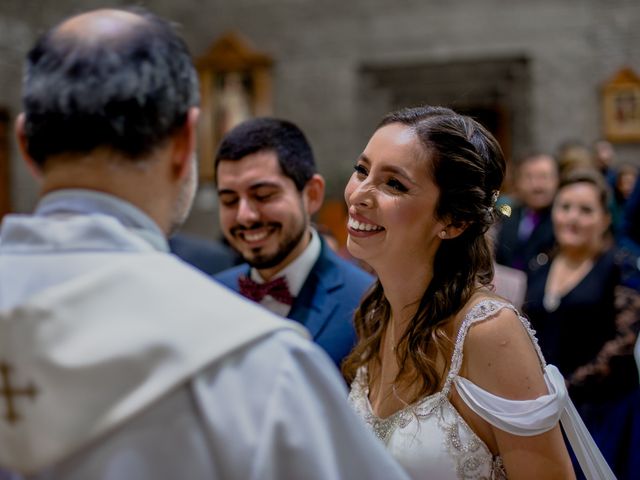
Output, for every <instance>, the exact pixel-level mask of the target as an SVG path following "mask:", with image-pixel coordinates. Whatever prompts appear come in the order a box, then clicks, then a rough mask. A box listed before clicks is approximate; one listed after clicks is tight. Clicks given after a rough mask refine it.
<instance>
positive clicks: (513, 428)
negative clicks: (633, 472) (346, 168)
mask: <svg viewBox="0 0 640 480" xmlns="http://www.w3.org/2000/svg"><path fill="white" fill-rule="evenodd" d="M504 171H505V162H504V159H503V156H502V152H501V150H500V147H499V145H498V143H497V142H496V140H495V139H494V138H493V137H492V136H491V134H490V133H489V132H488V131H487V130H485V129H484V128H483V127H482V126H481V125H479V124H478V123H477V122H475V121H473V120H472V119H470V118H468V117H464V116H461V115H458V114H456V113H454V112H453V111H451V110H449V109H446V108H441V107H420V108H411V109H404V110H400V111H398V112H394V113H391V114H389V115H387V116H386V117H385V118H384V119H383V120H382V122H381V124H380V125H379V127H378V129H377V130H376V131H375V132H374V134H373V136H372V138H371V139H370V141H369V143H368V145H367V146H366V148H365V150H364V152H363V153H362V154H361V155H360V157H359V158H358V160H357V162H356V165H355V171H354V173H353V175H352V176H351V178H350V180H349V183H348V185H347V187H346V190H345V199H346V202H347V205H348V207H349V221H348V232H349V237H348V241H347V247H348V249H349V252H350V253H351V254H352V255H353V256H354V257H356V258H358V259H361V260H363V261H365V262H366V263H368V264H369V265H370V266H371V267H372V268H373V269H374V270H375V272H376V274H377V275H378V279H379V281H378V282H377V284H376V285H375V287H374V288H373V290H372V291H371V292H370V293H369V294H368V295H367V296H366V297H365V298H364V300H363V302H362V304H361V306H360V308H359V310H358V312H357V313H356V317H355V323H356V330H357V333H358V337H359V340H358V344H357V345H356V348H355V349H354V351H353V352H352V353H351V355H350V356H349V357H348V358H347V359H346V361H345V363H344V365H343V370H344V373H345V375H346V376H347V378H348V379H349V380H350V381H351V382H352V385H351V393H350V401H351V402H352V404H353V405H354V407H355V408H356V410H357V411H358V412H359V413H360V415H361V416H362V417H364V419H365V420H366V421H367V423H369V424H370V426H371V427H372V429H373V430H374V432H375V433H376V435H377V436H378V437H379V438H380V439H381V440H382V441H384V442H385V444H386V445H387V447H388V449H389V450H390V451H391V452H392V454H393V455H394V456H395V457H396V459H397V460H398V461H399V462H400V463H401V464H402V465H403V466H404V468H405V469H406V470H407V472H408V473H409V474H410V476H411V477H412V478H416V479H417V478H435V479H439V480H443V479H456V478H473V479H476V478H487V479H497V478H507V477H508V478H510V479H542V478H545V479H546V478H558V479H571V478H574V472H573V469H572V466H571V461H570V458H569V455H568V452H567V449H566V447H565V443H564V440H563V437H562V434H561V431H560V427H559V418H560V417H561V416H562V417H563V419H566V420H567V425H565V427H566V428H567V429H568V430H567V435H568V436H569V437H570V438H575V437H579V438H584V436H585V432H584V430H580V428H581V425H580V420H579V417H577V415H575V411H572V409H571V404H570V402H569V401H568V399H567V395H566V389H565V387H564V380H563V378H562V376H561V375H560V374H559V373H558V371H557V369H555V367H553V366H546V364H545V362H544V358H543V357H542V355H541V353H540V350H539V348H538V346H537V342H536V340H535V337H534V335H533V331H532V330H531V329H530V327H529V324H528V322H527V320H526V319H524V318H523V317H522V316H520V315H519V314H518V312H517V311H516V310H515V309H514V307H513V306H511V305H510V304H508V303H507V302H505V301H504V300H503V299H501V298H499V297H498V296H496V295H495V294H494V293H492V290H491V288H490V286H489V285H490V282H491V279H492V275H493V269H492V255H491V253H490V249H489V246H488V244H487V240H486V238H485V235H484V233H485V232H486V230H487V228H488V227H489V226H490V225H491V223H492V222H493V221H494V219H495V217H496V212H495V202H496V199H497V197H498V189H499V188H500V185H501V183H502V181H503V177H504ZM576 428H577V429H578V430H575V429H576ZM586 436H588V434H587V435H586ZM586 440H587V443H588V445H587V446H586V447H583V448H581V449H579V450H577V451H576V454H577V455H578V456H579V457H584V463H585V465H587V467H588V468H591V469H592V471H593V472H595V473H592V474H593V475H594V477H593V478H613V477H607V475H608V473H609V472H610V471H609V470H608V467H607V466H606V463H605V464H604V465H602V463H604V462H602V459H601V457H600V456H599V455H598V453H599V452H597V450H596V451H595V452H590V451H589V448H588V447H589V446H591V447H592V444H590V443H589V442H588V440H589V439H586ZM584 450H586V451H587V453H586V454H584V455H583V451H584ZM589 453H592V455H589ZM594 458H595V461H594V460H593V459H594ZM590 471H591V470H590ZM601 472H605V473H604V474H602V473H601Z"/></svg>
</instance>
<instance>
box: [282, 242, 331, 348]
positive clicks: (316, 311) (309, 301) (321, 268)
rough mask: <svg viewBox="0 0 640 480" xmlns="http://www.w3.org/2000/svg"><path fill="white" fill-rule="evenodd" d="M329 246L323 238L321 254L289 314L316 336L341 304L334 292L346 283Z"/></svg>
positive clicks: (289, 316) (312, 335) (313, 336)
mask: <svg viewBox="0 0 640 480" xmlns="http://www.w3.org/2000/svg"><path fill="white" fill-rule="evenodd" d="M321 241H322V240H321ZM328 248H329V247H327V246H326V244H325V243H324V241H322V247H321V249H320V256H319V257H318V260H317V261H316V263H315V264H314V266H313V268H312V269H311V272H309V276H308V277H307V280H306V281H305V282H304V285H303V286H302V289H301V290H300V293H299V294H298V296H297V297H296V300H295V301H294V303H293V305H292V307H291V312H289V315H288V318H290V319H292V320H296V321H298V322H300V323H302V324H303V325H304V326H305V327H306V328H307V330H309V333H310V334H311V337H312V338H314V339H316V338H317V337H318V335H319V334H320V333H321V332H322V330H323V328H324V326H325V325H326V323H327V322H328V321H329V319H330V318H331V315H332V314H333V312H334V311H335V309H336V308H337V307H338V304H337V301H336V300H335V298H334V297H333V295H330V293H331V292H332V291H333V290H335V289H336V288H339V287H340V286H341V285H342V284H343V279H342V275H341V274H340V271H339V269H338V268H337V267H336V264H335V262H334V260H333V258H332V257H331V255H332V254H331V252H330V251H329V249H328Z"/></svg>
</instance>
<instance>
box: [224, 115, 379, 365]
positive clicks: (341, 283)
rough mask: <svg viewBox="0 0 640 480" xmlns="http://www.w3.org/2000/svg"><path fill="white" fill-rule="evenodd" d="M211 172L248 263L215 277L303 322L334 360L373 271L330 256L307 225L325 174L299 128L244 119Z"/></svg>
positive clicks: (347, 341) (348, 339) (233, 240)
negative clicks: (369, 271)
mask: <svg viewBox="0 0 640 480" xmlns="http://www.w3.org/2000/svg"><path fill="white" fill-rule="evenodd" d="M215 172H216V183H217V187H218V196H219V199H220V202H219V204H220V206H219V211H220V224H221V227H222V231H223V233H224V235H225V236H226V238H227V240H228V242H229V243H230V244H231V246H232V247H234V248H235V249H236V250H237V251H239V252H240V253H241V255H242V256H243V257H244V260H245V262H246V263H245V264H243V265H239V266H237V267H234V268H232V269H230V270H228V271H225V272H222V273H219V274H218V275H217V276H216V277H214V278H216V280H219V281H220V282H222V283H223V284H224V285H226V286H227V287H229V288H231V289H233V290H235V291H238V292H240V293H241V294H243V295H245V296H247V297H249V298H251V299H252V300H254V301H256V302H259V303H260V304H261V305H262V306H264V307H265V308H267V309H269V310H271V311H272V312H274V313H276V314H278V315H280V316H282V317H287V318H290V319H292V320H295V321H297V322H299V323H301V324H302V325H304V326H305V327H306V329H307V330H308V331H309V333H310V334H311V337H312V338H313V340H314V341H315V342H316V343H317V344H318V345H320V346H321V347H322V348H323V349H324V350H325V351H326V352H327V353H328V354H329V356H330V357H331V358H332V359H333V361H334V362H335V363H336V365H337V366H340V362H341V361H342V359H343V358H344V357H345V356H346V355H347V354H348V353H349V352H350V351H351V349H352V348H353V346H354V343H355V332H354V329H353V321H352V319H353V314H354V312H355V309H356V308H357V306H358V304H359V302H360V299H361V298H362V296H363V294H364V293H365V291H366V290H367V289H368V288H369V286H370V285H371V284H372V282H373V277H372V276H371V275H369V274H368V273H366V272H365V271H363V270H361V269H360V268H358V267H356V266H355V265H354V264H352V263H351V262H349V261H347V260H345V259H343V258H340V257H339V256H338V255H336V254H335V253H334V252H333V251H332V250H331V248H330V247H329V246H328V245H327V244H326V242H325V241H324V240H323V239H322V237H321V235H319V234H318V232H317V231H316V230H315V229H314V228H313V227H312V226H311V221H310V218H311V216H312V215H313V214H314V213H316V212H317V211H318V210H319V209H320V206H321V205H322V201H323V199H324V179H323V178H322V176H320V175H319V174H318V173H317V171H316V165H315V161H314V158H313V153H312V151H311V146H310V145H309V142H308V141H307V139H306V137H305V135H304V134H303V133H302V131H301V130H300V129H299V128H298V127H297V126H296V125H294V124H293V123H291V122H288V121H285V120H279V119H276V118H269V117H266V118H256V119H251V120H247V121H246V122H244V123H241V124H240V125H238V126H237V127H235V128H234V129H233V130H231V131H230V132H229V133H228V134H227V135H226V136H225V137H224V139H223V140H222V143H221V144H220V147H219V150H218V153H217V155H216V159H215ZM345 228H346V226H345Z"/></svg>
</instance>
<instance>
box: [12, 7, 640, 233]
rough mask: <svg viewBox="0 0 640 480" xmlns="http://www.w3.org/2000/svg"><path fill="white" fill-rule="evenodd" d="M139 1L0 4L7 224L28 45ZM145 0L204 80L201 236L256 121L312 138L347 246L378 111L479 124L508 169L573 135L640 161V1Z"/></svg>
mask: <svg viewBox="0 0 640 480" xmlns="http://www.w3.org/2000/svg"><path fill="white" fill-rule="evenodd" d="M128 4H130V2H124V1H117V0H116V1H110V2H106V1H99V0H95V1H94V0H56V1H55V2H54V1H52V0H2V2H0V85H1V86H2V88H0V215H1V214H4V213H6V212H8V211H13V212H27V211H29V210H31V209H32V208H33V206H34V204H35V202H36V199H37V194H38V186H37V184H36V182H35V181H34V180H33V179H32V178H31V176H30V175H29V173H28V172H27V170H26V168H25V166H24V165H23V164H22V162H21V161H20V160H19V154H18V151H17V146H16V144H15V141H14V139H13V136H12V128H13V119H14V118H15V115H16V114H17V113H19V111H20V79H21V75H22V63H23V58H24V55H25V53H26V51H27V50H28V48H29V47H30V46H31V45H32V43H33V42H34V40H35V38H36V37H37V35H39V34H40V33H41V32H42V31H43V30H44V29H46V28H47V27H49V26H50V25H52V24H54V23H56V22H57V21H59V20H61V19H63V18H64V17H66V16H68V15H70V14H73V13H76V12H78V11H82V10H87V9H90V8H97V7H103V6H124V5H128ZM137 4H139V5H142V6H145V7H147V8H148V9H150V10H152V11H154V12H155V13H157V14H159V15H161V16H163V17H166V18H169V19H171V20H173V21H174V22H176V23H177V24H178V25H179V29H180V32H181V34H182V36H183V37H184V38H185V39H186V41H187V43H188V45H189V47H190V49H191V52H192V54H193V56H194V60H195V61H196V64H197V66H198V69H199V72H200V80H201V89H202V92H203V105H202V109H203V116H202V117H203V120H202V124H201V125H200V127H201V132H200V133H201V135H200V144H199V159H200V163H201V167H200V168H201V170H200V173H201V187H200V192H199V194H198V196H197V198H196V203H195V207H194V210H193V213H192V215H191V217H190V219H189V220H188V222H187V224H186V225H185V230H187V231H189V232H191V233H194V234H198V235H201V236H205V237H210V238H216V237H217V236H218V229H217V214H216V198H215V197H216V196H215V190H214V188H213V186H212V183H211V180H212V172H211V170H212V169H211V162H212V158H211V156H212V155H213V152H215V148H216V143H217V141H218V140H219V138H220V135H222V134H223V133H224V131H225V130H226V129H228V128H229V127H230V126H232V125H233V124H235V123H236V122H238V121H241V120H242V119H243V118H246V117H248V116H254V115H264V114H270V115H275V116H278V117H282V118H286V119H289V120H292V121H294V122H295V123H297V124H298V125H299V126H300V127H301V128H302V129H303V130H304V131H305V133H306V134H307V136H308V137H309V140H310V142H311V144H312V146H313V148H314V152H315V155H316V159H317V162H318V166H319V169H320V172H321V173H322V174H323V175H324V176H325V177H326V179H327V202H326V208H325V210H324V211H323V212H322V215H321V217H322V218H320V221H323V222H325V223H327V224H329V225H331V226H333V227H334V228H335V229H336V231H335V233H336V235H337V236H338V237H339V239H340V236H341V234H340V230H343V225H341V226H338V227H336V226H337V225H339V224H340V222H341V221H342V220H341V209H342V202H343V201H342V191H343V188H344V185H345V183H346V181H347V179H348V177H349V175H350V174H351V170H352V166H353V163H354V161H355V159H356V157H357V155H358V154H359V153H360V152H361V150H362V149H363V147H364V145H365V143H366V141H367V138H368V137H369V136H370V134H371V132H372V129H373V128H374V126H375V125H376V123H377V121H378V120H379V119H380V118H381V117H382V115H383V114H384V113H386V112H388V111H390V110H393V109H396V108H399V107H403V106H412V105H418V104H426V103H429V104H439V105H446V106H450V107H453V108H454V109H456V110H458V111H460V112H462V113H466V114H470V115H472V116H474V117H476V118H477V119H479V120H480V121H481V122H482V123H484V124H485V126H487V127H488V128H489V129H490V130H492V131H493V132H494V133H495V134H496V136H497V138H498V139H499V141H500V143H501V144H502V146H503V148H504V150H505V153H506V154H507V157H508V159H509V160H511V159H514V158H515V159H517V158H518V156H519V155H522V154H523V153H524V152H529V151H534V150H535V151H545V152H550V153H553V152H554V151H555V150H556V149H557V148H558V147H559V145H560V144H561V143H562V142H565V141H567V140H578V141H581V142H584V143H585V144H587V145H590V144H591V143H592V142H594V141H595V140H597V139H599V138H609V139H611V140H612V141H613V142H614V147H615V149H616V154H617V159H618V161H630V162H634V163H637V164H639V165H640V93H639V92H640V80H639V78H638V75H640V29H639V28H638V25H640V2H638V1H637V0H610V1H606V2H603V1H600V0H584V1H578V0H536V1H532V0H529V1H527V0H513V1H510V2H507V1H504V0H449V1H447V2H440V1H436V0H349V1H344V0H324V1H322V2H319V1H317V0H148V1H143V2H137ZM608 92H609V93H608ZM611 92H613V94H612V95H614V97H611ZM607 95H609V96H607ZM615 95H618V96H617V97H615ZM607 102H610V103H611V102H618V103H615V105H620V106H621V108H622V105H623V102H624V105H626V106H627V107H629V108H630V109H629V110H628V111H626V110H625V111H626V112H627V113H626V114H624V115H625V116H624V119H625V122H626V123H624V124H620V125H622V127H624V128H626V130H625V129H624V128H623V130H622V134H620V130H619V129H618V130H615V129H614V130H612V128H611V122H612V121H613V122H615V121H616V118H617V117H616V116H615V114H610V113H608V112H609V110H608V107H607V105H608V103H607ZM611 104H612V105H613V103H611ZM621 111H622V110H621ZM623 113H624V112H623ZM621 115H622V114H621ZM618 120H620V119H618ZM620 121H622V120H620ZM620 125H619V126H620ZM614 127H615V128H617V127H616V126H615V125H614ZM616 132H617V133H616ZM341 227H342V228H341Z"/></svg>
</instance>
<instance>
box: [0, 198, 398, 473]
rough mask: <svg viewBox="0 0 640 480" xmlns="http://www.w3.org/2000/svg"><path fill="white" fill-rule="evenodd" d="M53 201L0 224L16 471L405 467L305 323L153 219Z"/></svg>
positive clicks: (0, 315) (0, 392)
mask: <svg viewBox="0 0 640 480" xmlns="http://www.w3.org/2000/svg"><path fill="white" fill-rule="evenodd" d="M66 195H67V197H68V198H73V199H75V200H74V201H75V204H77V203H78V199H80V200H87V201H88V202H89V203H91V202H90V200H96V199H97V200H98V203H100V202H105V203H106V204H111V206H113V205H115V206H116V210H117V209H118V208H119V207H125V208H124V209H125V210H126V209H127V208H129V209H131V208H132V207H131V206H128V207H127V206H125V205H119V203H120V204H122V202H121V201H119V200H117V199H114V198H112V197H107V196H106V195H101V194H96V193H89V192H83V191H76V192H67V194H66ZM100 197H104V198H100ZM68 198H67V199H68ZM45 200H46V197H45ZM60 200H63V201H64V200H65V193H64V192H62V193H61V194H59V195H57V196H55V195H54V201H53V202H50V203H53V204H54V205H55V204H56V201H58V206H59V205H60V204H61V203H60ZM62 203H64V202H62ZM80 203H82V202H80ZM71 204H74V202H71ZM95 208H96V207H95V206H93V207H92V208H91V210H95ZM45 210H46V209H45ZM50 210H51V211H48V212H47V214H46V215H40V216H37V215H36V216H19V215H12V216H8V217H6V218H5V220H4V222H3V225H2V230H1V231H0V366H3V365H4V367H5V370H3V372H4V373H5V375H4V376H3V377H1V378H0V382H1V384H0V469H3V470H4V471H5V472H4V475H5V476H6V475H7V472H14V473H13V474H9V475H11V478H29V479H65V480H80V479H83V480H84V479H105V480H106V479H114V480H116V479H118V480H121V479H136V480H147V479H148V480H151V479H153V480H163V479H182V478H184V479H194V480H197V479H236V478H237V479H254V478H255V479H257V478H260V479H289V478H291V479H294V478H305V479H306V478H310V479H329V478H379V479H387V478H405V477H404V474H403V473H402V471H401V470H400V468H399V467H398V466H397V465H396V464H395V463H394V462H393V461H392V460H391V459H390V458H389V457H388V456H387V455H386V454H385V452H384V449H383V446H382V445H381V444H380V443H379V442H378V441H377V440H376V439H375V438H373V437H372V436H370V435H369V432H367V431H366V429H365V427H364V425H362V424H361V422H360V421H359V419H358V418H356V417H355V416H354V415H353V414H352V412H351V410H350V408H349V406H348V404H347V403H346V391H345V388H344V384H343V383H342V380H341V378H340V376H339V375H338V373H337V371H336V370H335V367H334V366H333V364H332V362H331V360H330V359H329V358H328V357H327V356H326V355H325V354H324V353H323V352H322V351H321V350H319V349H318V348H317V347H316V346H314V345H313V344H311V343H310V342H308V341H307V340H305V339H304V338H302V336H301V335H300V330H299V329H300V327H298V326H296V324H293V323H291V322H288V321H286V320H283V319H281V318H279V317H276V316H274V315H272V314H270V313H268V312H267V311H265V310H264V309H262V308H261V307H259V306H257V305H256V304H254V303H253V302H249V301H246V300H244V299H243V298H241V297H239V296H237V295H234V294H232V293H230V292H229V291H228V290H227V289H226V288H223V287H221V286H218V285H217V284H215V283H214V282H212V281H211V280H209V279H208V278H207V277H205V276H204V275H202V274H200V273H199V272H197V271H196V270H195V269H192V268H191V267H189V266H187V265H186V264H184V263H182V262H181V261H179V260H178V259H177V258H175V257H173V256H171V255H169V254H166V253H163V252H160V251H158V247H159V245H160V246H161V245H162V242H163V241H162V240H159V241H158V239H157V238H156V239H155V240H152V239H151V238H152V237H154V236H156V237H157V232H153V231H150V230H149V228H145V227H144V226H143V225H142V226H141V225H138V226H137V227H136V226H135V225H134V226H132V225H127V224H126V222H124V223H123V222H122V221H119V219H116V218H115V217H114V216H112V215H105V214H100V213H92V214H87V213H86V212H82V210H83V209H82V208H80V211H81V212H78V211H74V208H70V209H69V210H65V209H63V208H58V210H56V208H53V209H50ZM99 210H105V209H99ZM129 214H131V211H130V212H129ZM142 215H143V214H142V213H141V212H137V213H136V212H133V215H129V217H131V216H133V217H136V216H137V217H138V218H141V216H142ZM125 216H127V215H125ZM147 220H148V218H147ZM142 223H144V222H142ZM125 225H127V226H125ZM6 372H8V375H7V374H6ZM30 388H32V389H33V390H35V392H36V393H35V394H34V395H31V396H29V395H25V394H24V393H25V392H27V391H29V390H30ZM9 390H11V391H12V392H14V393H15V395H14V396H12V397H11V398H9V395H8V393H7V392H8V391H9ZM0 478H2V472H0Z"/></svg>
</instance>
